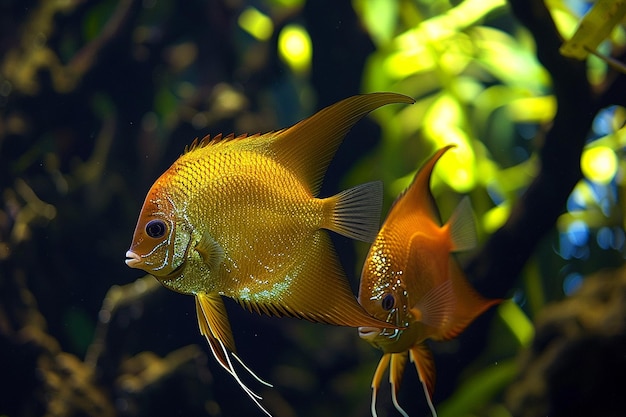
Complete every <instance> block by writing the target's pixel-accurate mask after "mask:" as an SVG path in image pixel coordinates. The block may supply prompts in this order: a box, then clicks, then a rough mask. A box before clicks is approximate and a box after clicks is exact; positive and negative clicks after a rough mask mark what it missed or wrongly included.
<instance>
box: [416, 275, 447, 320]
mask: <svg viewBox="0 0 626 417" xmlns="http://www.w3.org/2000/svg"><path fill="white" fill-rule="evenodd" d="M455 304H456V298H455V295H454V287H453V283H452V280H450V279H447V280H445V281H444V282H443V283H441V284H439V285H438V286H436V287H434V288H432V289H431V290H430V291H428V292H427V293H426V294H424V297H422V298H421V299H420V300H419V302H418V303H417V304H416V305H415V307H414V308H415V309H416V310H417V312H415V314H417V315H418V317H419V319H420V321H421V322H422V323H424V324H426V325H428V326H431V327H434V328H438V329H439V328H442V327H444V326H445V325H446V323H447V322H449V321H450V319H451V317H452V313H453V312H454V307H455Z"/></svg>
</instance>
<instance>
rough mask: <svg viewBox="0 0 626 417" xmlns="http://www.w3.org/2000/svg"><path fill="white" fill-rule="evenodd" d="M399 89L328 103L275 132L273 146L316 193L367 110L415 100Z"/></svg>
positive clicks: (282, 158) (282, 159) (285, 163)
mask: <svg viewBox="0 0 626 417" xmlns="http://www.w3.org/2000/svg"><path fill="white" fill-rule="evenodd" d="M414 102H415V100H413V99H412V98H411V97H407V96H404V95H402V94H396V93H372V94H364V95H358V96H353V97H350V98H347V99H345V100H342V101H340V102H338V103H335V104H333V105H331V106H328V107H326V108H324V109H322V110H320V111H319V112H317V113H315V114H314V115H313V116H311V117H309V118H307V119H304V120H302V121H300V122H299V123H297V124H295V125H293V126H291V127H289V128H287V129H283V130H280V131H278V132H275V133H274V137H275V140H273V141H272V143H271V144H270V149H271V151H272V152H273V154H274V155H275V157H276V158H277V160H278V161H279V162H280V163H281V164H282V165H284V166H286V167H288V168H289V169H291V171H292V172H294V173H295V174H296V175H298V177H299V178H300V180H301V181H302V183H303V184H307V185H308V186H309V190H310V191H311V194H312V195H314V196H316V195H317V193H318V191H319V188H320V185H321V182H322V178H323V175H324V172H326V168H327V167H328V164H329V163H330V161H331V159H332V157H333V155H334V154H335V151H336V150H337V148H338V147H339V144H340V143H341V141H342V140H343V138H344V136H345V135H346V134H347V133H348V131H349V130H350V129H351V128H352V126H354V124H355V123H356V122H358V121H359V120H360V119H361V118H363V117H364V116H365V115H366V114H368V113H369V112H371V111H372V110H375V109H377V108H379V107H381V106H384V105H386V104H391V103H410V104H412V103H414Z"/></svg>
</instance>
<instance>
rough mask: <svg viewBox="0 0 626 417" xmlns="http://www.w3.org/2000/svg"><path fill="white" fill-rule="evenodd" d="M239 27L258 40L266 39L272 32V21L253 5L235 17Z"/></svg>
mask: <svg viewBox="0 0 626 417" xmlns="http://www.w3.org/2000/svg"><path fill="white" fill-rule="evenodd" d="M237 23H238V24H239V27H241V28H242V29H243V30H245V31H246V32H248V33H249V34H250V35H252V36H253V37H255V38H256V39H258V40H260V41H266V40H268V39H269V38H270V37H271V36H272V34H273V33H274V23H273V22H272V19H270V18H269V17H268V16H267V15H265V14H263V13H262V12H260V11H259V10H258V9H256V8H254V7H247V8H246V9H245V10H244V11H243V12H241V14H240V15H239V19H237Z"/></svg>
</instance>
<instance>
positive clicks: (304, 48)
mask: <svg viewBox="0 0 626 417" xmlns="http://www.w3.org/2000/svg"><path fill="white" fill-rule="evenodd" d="M278 54H279V56H280V58H281V59H282V60H283V61H284V62H285V63H286V64H287V65H288V66H289V68H291V70H292V71H293V72H295V73H306V72H308V71H309V69H310V68H311V57H312V56H313V45H312V43H311V38H310V37H309V34H308V32H307V31H306V29H305V28H304V27H302V26H300V25H296V24H291V25H287V26H285V27H284V28H283V30H281V31H280V34H279V35H278Z"/></svg>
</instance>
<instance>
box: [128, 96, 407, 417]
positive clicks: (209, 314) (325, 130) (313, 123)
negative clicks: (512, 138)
mask: <svg viewBox="0 0 626 417" xmlns="http://www.w3.org/2000/svg"><path fill="white" fill-rule="evenodd" d="M412 102H413V99H411V98H409V97H406V96H403V95H399V94H393V93H374V94H368V95H361V96H355V97H351V98H348V99H346V100H343V101H341V102H338V103H336V104H334V105H332V106H329V107H327V108H325V109H323V110H321V111H320V112H318V113H316V114H315V115H313V116H311V117H310V118H308V119H305V120H303V121H301V122H299V123H297V124H295V125H294V126H292V127H290V128H286V129H282V130H279V131H276V132H269V133H266V134H263V135H261V134H257V135H252V136H246V135H242V136H238V137H234V136H233V135H230V136H227V137H222V136H221V135H218V136H216V137H214V138H210V137H206V138H204V139H203V140H201V141H197V140H196V141H194V142H193V143H192V145H191V146H190V147H189V148H186V149H185V153H184V154H183V155H181V156H180V157H179V158H178V160H176V161H175V162H174V163H173V165H172V166H171V167H170V168H169V169H168V170H167V171H166V172H165V173H164V174H163V175H161V177H159V178H158V179H157V181H156V182H155V183H154V185H153V186H152V187H151V189H150V190H149V192H148V195H147V196H146V199H145V202H144V204H143V207H142V209H141V213H140V216H139V220H138V222H137V226H136V228H135V232H134V235H133V241H132V244H131V247H130V249H129V250H128V252H127V253H126V256H127V260H126V263H127V264H128V265H129V266H131V267H133V268H139V269H143V270H144V271H146V272H148V273H150V274H152V275H154V276H155V277H156V278H157V279H158V280H159V281H160V282H161V283H162V284H163V285H164V286H165V287H167V288H169V289H172V290H174V291H177V292H180V293H183V294H190V295H193V296H194V297H195V299H196V307H197V308H196V310H197V316H198V323H199V326H200V331H201V333H202V334H203V335H204V336H205V337H206V339H207V341H208V342H209V345H210V347H211V350H212V352H213V354H214V356H215V357H216V359H217V360H218V361H219V363H220V364H221V365H222V366H223V367H224V368H225V369H226V370H227V371H228V372H229V373H231V375H232V376H233V377H234V378H235V379H236V380H237V381H238V382H239V384H240V385H241V386H242V388H243V389H244V390H245V391H246V392H247V393H248V395H249V396H250V397H251V398H253V399H254V401H255V402H256V403H257V405H259V407H261V405H260V404H259V402H258V401H257V400H258V399H259V397H258V396H257V395H256V394H254V393H253V392H252V391H251V390H250V389H248V388H247V387H246V386H245V385H244V384H243V383H242V382H241V380H240V379H239V377H238V375H237V374H236V372H235V369H234V367H233V365H232V362H231V360H230V357H229V354H232V355H233V356H234V357H235V358H237V359H239V358H238V357H237V356H236V355H235V344H234V340H233V336H232V332H231V329H230V323H229V321H228V317H227V315H226V310H225V307H224V303H223V300H222V298H221V296H227V297H231V298H233V299H235V300H236V301H238V302H239V303H240V304H241V305H243V306H244V307H246V308H247V309H249V310H252V311H256V312H258V313H264V314H268V315H274V316H291V317H298V318H303V319H307V320H310V321H315V322H324V323H330V324H336V325H344V326H352V327H359V326H376V325H382V324H384V323H381V322H380V321H378V320H376V319H374V318H372V317H371V316H370V315H368V314H367V313H366V312H365V310H363V308H362V307H361V306H360V305H359V304H358V303H357V301H356V299H355V297H354V295H353V294H352V292H351V290H350V287H349V284H348V282H347V280H346V278H345V275H344V273H343V271H342V269H341V266H340V264H339V262H338V259H337V256H336V254H335V252H334V250H333V248H332V244H331V242H330V237H329V235H328V233H327V230H332V231H334V232H337V233H340V234H342V235H345V236H348V237H351V238H355V239H360V240H364V241H372V240H373V238H374V237H375V235H376V232H377V229H378V222H379V218H380V206H381V203H382V186H381V184H380V183H369V184H363V185H360V186H357V187H354V188H352V189H349V190H346V191H344V192H341V193H339V194H337V195H335V196H331V197H327V198H318V197H317V194H318V192H319V188H320V185H321V182H322V179H323V175H324V172H325V170H326V167H327V166H328V163H329V162H330V160H331V159H332V157H333V155H334V153H335V151H336V149H337V147H338V146H339V144H340V142H341V140H342V139H343V137H344V136H345V134H346V133H347V132H348V131H349V130H350V128H351V127H352V126H353V125H354V124H355V123H356V122H357V121H358V120H360V119H361V118H362V117H363V116H365V115H366V114H367V113H369V112H370V111H372V110H374V109H376V108H378V107H380V106H383V105H385V104H390V103H412ZM242 364H243V363H242ZM244 367H245V365H244ZM246 369H248V368H247V367H246ZM248 370H249V369H248ZM250 372H251V371H250ZM251 373H252V372H251ZM253 375H254V374H253ZM255 377H256V375H255ZM261 409H262V410H263V411H265V412H266V413H267V411H266V410H265V409H264V408H263V407H261ZM268 414H269V413H268Z"/></svg>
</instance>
